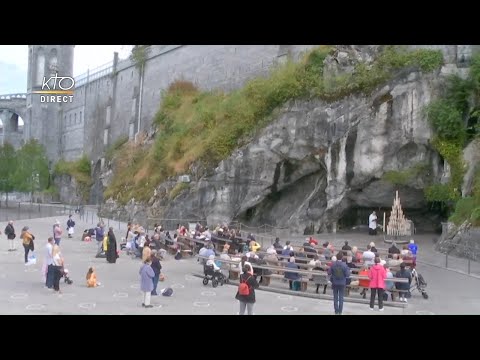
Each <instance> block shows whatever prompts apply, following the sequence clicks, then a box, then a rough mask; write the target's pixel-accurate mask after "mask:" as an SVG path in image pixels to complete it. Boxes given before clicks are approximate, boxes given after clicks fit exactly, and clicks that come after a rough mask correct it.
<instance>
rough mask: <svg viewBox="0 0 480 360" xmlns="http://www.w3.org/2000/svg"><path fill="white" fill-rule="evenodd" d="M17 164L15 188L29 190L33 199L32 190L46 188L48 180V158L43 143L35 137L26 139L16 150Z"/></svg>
mask: <svg viewBox="0 0 480 360" xmlns="http://www.w3.org/2000/svg"><path fill="white" fill-rule="evenodd" d="M17 165H18V167H17V170H16V172H15V174H14V181H15V189H17V190H19V191H23V192H30V193H31V196H32V201H33V194H34V192H35V191H42V190H44V189H46V188H47V186H48V181H49V175H50V173H49V171H48V160H47V156H46V154H45V148H44V147H43V145H41V144H40V143H39V142H38V141H37V140H35V139H32V140H30V141H28V142H27V143H26V144H25V145H23V147H22V148H21V149H20V150H18V152H17Z"/></svg>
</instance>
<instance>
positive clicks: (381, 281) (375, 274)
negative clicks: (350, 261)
mask: <svg viewBox="0 0 480 360" xmlns="http://www.w3.org/2000/svg"><path fill="white" fill-rule="evenodd" d="M368 278H369V279H370V291H371V294H370V310H372V311H373V310H374V307H375V296H376V294H377V293H378V311H383V293H384V291H385V279H386V278H387V271H386V270H385V268H384V267H383V265H381V264H380V258H379V257H376V258H375V265H373V266H372V267H371V268H370V271H369V272H368Z"/></svg>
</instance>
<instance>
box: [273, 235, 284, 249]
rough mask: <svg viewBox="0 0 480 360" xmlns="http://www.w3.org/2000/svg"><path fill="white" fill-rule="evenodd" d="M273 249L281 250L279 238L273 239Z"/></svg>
mask: <svg viewBox="0 0 480 360" xmlns="http://www.w3.org/2000/svg"><path fill="white" fill-rule="evenodd" d="M273 247H274V248H275V250H281V249H283V246H282V244H280V238H278V237H277V238H275V242H274V243H273Z"/></svg>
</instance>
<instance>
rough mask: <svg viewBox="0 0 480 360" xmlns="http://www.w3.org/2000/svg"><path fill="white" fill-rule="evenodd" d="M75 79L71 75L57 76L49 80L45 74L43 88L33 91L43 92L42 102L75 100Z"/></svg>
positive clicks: (34, 92) (35, 92) (36, 92)
mask: <svg viewBox="0 0 480 360" xmlns="http://www.w3.org/2000/svg"><path fill="white" fill-rule="evenodd" d="M74 87H75V79H74V78H72V77H70V76H58V74H55V76H52V77H50V78H49V79H48V80H47V78H46V77H45V76H44V77H43V83H42V90H38V91H33V92H32V93H33V94H42V95H41V96H40V102H41V103H68V102H70V103H71V102H73V88H74Z"/></svg>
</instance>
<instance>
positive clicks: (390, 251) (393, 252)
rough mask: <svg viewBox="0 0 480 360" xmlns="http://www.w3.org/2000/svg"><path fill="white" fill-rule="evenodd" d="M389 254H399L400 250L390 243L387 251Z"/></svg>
mask: <svg viewBox="0 0 480 360" xmlns="http://www.w3.org/2000/svg"><path fill="white" fill-rule="evenodd" d="M388 253H389V254H400V249H399V248H397V247H396V246H395V242H393V243H392V246H390V248H389V249H388Z"/></svg>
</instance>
